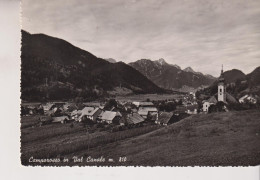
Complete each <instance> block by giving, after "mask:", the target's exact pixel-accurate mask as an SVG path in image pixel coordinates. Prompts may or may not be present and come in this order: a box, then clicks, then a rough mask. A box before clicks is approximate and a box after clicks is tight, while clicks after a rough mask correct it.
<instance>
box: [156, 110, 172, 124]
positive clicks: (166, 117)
mask: <svg viewBox="0 0 260 180" xmlns="http://www.w3.org/2000/svg"><path fill="white" fill-rule="evenodd" d="M173 116H174V114H173V112H160V113H159V116H158V119H157V120H156V121H155V123H156V124H160V125H164V126H167V125H169V124H170V123H172V120H173V119H172V117H173Z"/></svg>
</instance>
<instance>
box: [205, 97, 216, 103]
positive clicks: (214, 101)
mask: <svg viewBox="0 0 260 180" xmlns="http://www.w3.org/2000/svg"><path fill="white" fill-rule="evenodd" d="M207 102H209V103H213V104H216V103H217V102H218V101H217V99H216V97H215V96H211V97H210V98H209V99H208V100H207Z"/></svg>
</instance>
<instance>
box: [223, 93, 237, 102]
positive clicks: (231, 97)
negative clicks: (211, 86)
mask: <svg viewBox="0 0 260 180" xmlns="http://www.w3.org/2000/svg"><path fill="white" fill-rule="evenodd" d="M226 99H227V102H229V103H237V100H236V99H235V98H234V97H233V96H232V95H231V94H229V93H226Z"/></svg>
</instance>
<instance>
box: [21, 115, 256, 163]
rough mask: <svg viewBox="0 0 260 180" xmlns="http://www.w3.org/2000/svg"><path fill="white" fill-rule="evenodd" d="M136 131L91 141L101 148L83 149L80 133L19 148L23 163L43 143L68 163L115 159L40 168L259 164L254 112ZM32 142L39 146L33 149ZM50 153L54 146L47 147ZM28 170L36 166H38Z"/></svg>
mask: <svg viewBox="0 0 260 180" xmlns="http://www.w3.org/2000/svg"><path fill="white" fill-rule="evenodd" d="M62 126H63V125H62ZM65 126H67V125H65ZM142 128H145V127H142ZM140 130H142V133H141V131H138V132H137V130H127V131H122V132H117V133H123V134H120V135H119V134H116V135H115V133H108V134H109V136H108V134H104V135H103V137H106V138H107V139H106V140H101V141H100V140H98V138H97V139H94V138H93V142H94V141H100V142H102V143H98V144H95V145H93V146H90V147H88V146H87V143H86V142H87V141H86V135H84V133H82V132H80V131H79V132H74V133H72V134H69V133H68V134H66V135H65V136H64V135H63V136H61V137H56V138H55V137H53V138H47V139H45V140H44V141H42V140H40V141H37V140H36V141H33V142H32V143H29V142H28V143H27V144H26V143H25V144H24V148H25V149H26V147H27V148H28V149H30V150H28V151H27V158H28V156H29V155H40V152H38V151H34V150H32V149H33V148H36V147H37V148H39V147H42V148H41V149H44V147H48V143H53V142H55V141H57V142H56V143H55V144H56V145H57V143H58V144H60V143H61V146H59V147H60V148H59V149H60V152H61V153H60V155H62V157H66V158H68V159H72V158H73V157H74V156H78V157H83V158H84V159H87V158H88V157H89V156H91V157H93V158H98V157H101V156H103V157H105V158H106V159H108V158H113V159H114V162H108V161H107V160H106V162H104V163H100V162H99V163H95V162H86V161H83V162H77V163H75V162H73V161H69V162H68V163H58V164H57V163H56V164H48V163H41V165H46V164H48V165H69V166H73V165H79V166H81V165H90V166H91V165H120V166H125V165H142V166H157V165H161V166H166V165H167V166H194V165H198V166H219V165H221V166H238V165H242V166H247V165H259V164H260V112H259V111H256V110H249V111H240V112H225V113H213V114H207V115H204V114H199V115H193V116H190V117H188V118H186V119H183V120H182V121H180V122H178V123H175V124H172V125H170V126H167V127H162V128H160V129H152V128H147V129H146V130H144V129H140ZM131 131H135V132H131ZM39 132H40V131H39ZM81 133H82V134H81ZM81 136H82V137H81ZM98 136H99V135H96V137H98ZM73 137H74V138H73ZM109 137H111V138H109ZM115 137H116V138H115ZM119 137H121V138H119ZM22 139H23V138H22ZM68 139H70V146H68V147H72V148H71V149H72V150H70V151H67V150H66V148H67V146H65V144H66V142H65V140H67V141H68ZM63 141H64V142H63ZM37 142H38V143H40V144H38V145H37ZM77 142H81V143H77ZM84 142H85V143H84ZM43 144H45V145H43ZM46 144H47V145H46ZM77 144H80V145H77ZM49 147H52V148H53V147H54V146H51V145H49ZM47 149H48V148H47ZM25 154H26V153H25ZM120 157H126V158H127V160H126V162H119V161H118V159H119V158H120ZM24 162H25V161H24ZM23 164H27V163H23ZM27 165H28V164H27ZM29 165H37V163H31V164H29ZM38 165H39V163H38Z"/></svg>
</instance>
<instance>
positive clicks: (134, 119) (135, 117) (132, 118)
mask: <svg viewBox="0 0 260 180" xmlns="http://www.w3.org/2000/svg"><path fill="white" fill-rule="evenodd" d="M126 119H127V122H128V124H138V123H140V122H143V121H144V118H143V117H142V116H140V115H139V114H137V113H133V114H128V115H127V118H126Z"/></svg>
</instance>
